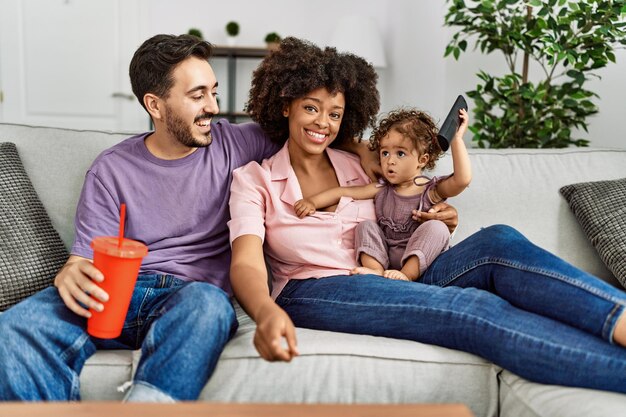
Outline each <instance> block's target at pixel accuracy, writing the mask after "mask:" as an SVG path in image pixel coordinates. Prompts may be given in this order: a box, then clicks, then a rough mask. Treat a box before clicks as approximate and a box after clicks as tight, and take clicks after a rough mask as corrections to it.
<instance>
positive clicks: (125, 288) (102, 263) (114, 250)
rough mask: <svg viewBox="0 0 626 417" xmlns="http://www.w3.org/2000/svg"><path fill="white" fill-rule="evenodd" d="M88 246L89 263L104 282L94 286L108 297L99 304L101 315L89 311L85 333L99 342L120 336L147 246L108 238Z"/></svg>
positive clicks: (96, 239)
mask: <svg viewBox="0 0 626 417" xmlns="http://www.w3.org/2000/svg"><path fill="white" fill-rule="evenodd" d="M120 242H121V244H120ZM91 247H92V249H93V263H94V265H95V267H96V268H98V270H99V271H100V272H102V274H103V275H104V281H102V282H101V283H98V286H99V287H101V288H102V289H103V290H104V291H106V292H107V294H109V301H107V302H105V303H103V304H104V310H102V311H101V312H99V311H95V310H94V309H89V311H90V312H91V317H89V319H87V332H88V333H89V334H90V335H92V336H95V337H98V338H101V339H113V338H116V337H118V336H119V335H120V334H121V333H122V326H123V325H124V320H125V319H126V313H127V312H128V305H129V304H130V298H131V296H132V294H133V289H134V288H135V282H137V275H138V273H139V267H140V266H141V261H142V259H143V257H144V256H146V255H147V254H148V247H147V246H146V245H144V244H143V243H141V242H137V241H136V240H132V239H125V238H122V239H121V240H120V238H119V237H112V236H106V237H96V238H94V239H93V240H92V241H91Z"/></svg>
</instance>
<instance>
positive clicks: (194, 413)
mask: <svg viewBox="0 0 626 417" xmlns="http://www.w3.org/2000/svg"><path fill="white" fill-rule="evenodd" d="M0 416H1V417H5V416H6V417H9V416H10V417H44V416H45V417H57V416H58V417H105V416H106V417H138V416H146V417H179V416H181V417H183V416H184V417H292V416H293V417H313V416H315V417H321V416H323V417H409V416H410V417H472V413H471V412H470V410H469V409H468V408H467V407H466V406H465V405H462V404H399V405H366V404H359V405H326V404H324V405H321V404H319V405H318V404H223V403H208V402H189V403H178V404H137V403H134V404H123V403H117V402H80V403H64V402H55V403H0Z"/></svg>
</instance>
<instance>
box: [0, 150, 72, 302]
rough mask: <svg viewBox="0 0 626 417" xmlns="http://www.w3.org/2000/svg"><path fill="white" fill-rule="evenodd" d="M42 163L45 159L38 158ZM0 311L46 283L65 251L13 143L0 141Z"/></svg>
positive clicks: (48, 282)
mask: <svg viewBox="0 0 626 417" xmlns="http://www.w3.org/2000/svg"><path fill="white" fill-rule="evenodd" d="M42 163H45V161H42ZM0 196H1V197H0V311H3V310H6V309H7V308H9V307H11V306H12V305H13V304H16V303H18V302H19V301H21V300H22V299H23V298H26V297H28V296H29V295H31V294H34V293H35V292H37V291H39V290H41V289H43V288H45V287H47V286H49V285H50V284H52V280H53V278H54V276H55V274H56V273H57V272H58V270H59V268H61V266H62V265H63V264H64V262H65V261H66V260H67V257H68V253H67V250H66V249H65V246H64V245H63V242H62V241H61V238H60V237H59V234H58V233H57V232H56V230H54V227H52V223H51V222H50V219H49V218H48V214H47V213H46V210H45V209H44V207H43V204H41V201H40V200H39V197H38V196H37V193H36V192H35V189H34V188H33V185H32V184H31V182H30V179H29V178H28V175H27V174H26V171H25V170H24V166H23V165H22V161H21V160H20V156H19V154H18V153H17V148H16V147H15V144H13V143H8V142H5V143H0Z"/></svg>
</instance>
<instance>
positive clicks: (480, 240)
mask: <svg viewBox="0 0 626 417" xmlns="http://www.w3.org/2000/svg"><path fill="white" fill-rule="evenodd" d="M277 303H278V304H279V305H280V306H281V307H282V308H284V309H285V310H286V312H287V313H288V314H289V316H290V317H291V318H292V320H293V321H294V323H295V324H296V326H300V327H308V328H312V329H320V330H331V331H339V332H346V333H356V334H369V335H375V336H385V337H391V338H398V339H408V340H414V341H418V342H424V343H429V344H434V345H439V346H444V347H448V348H452V349H458V350H462V351H466V352H470V353H473V354H476V355H478V356H481V357H483V358H486V359H488V360H490V361H492V362H493V363H495V364H497V365H499V366H502V367H503V368H506V369H508V370H510V371H512V372H514V373H516V374H518V375H520V376H522V377H525V378H527V379H529V380H532V381H535V382H540V383H546V384H556V385H568V386H576V387H585V388H594V389H602V390H609V391H617V392H622V393H626V349H625V348H623V347H620V346H617V345H614V344H612V343H611V339H612V333H613V329H614V327H615V322H616V320H617V318H618V317H619V316H620V315H621V314H622V313H623V312H624V306H625V304H626V293H624V292H623V291H620V290H618V289H616V288H614V287H612V286H610V285H608V284H606V283H604V282H603V281H601V280H599V279H598V278H596V277H594V276H591V275H589V274H587V273H585V272H583V271H580V270H579V269H576V268H575V267H573V266H571V265H569V264H567V263H566V262H564V261H563V260H561V259H559V258H557V257H556V256H554V255H552V254H550V253H548V252H546V251H545V250H543V249H541V248H539V247H537V246H535V245H533V244H532V243H530V242H529V241H528V240H527V239H525V238H524V237H523V236H522V235H521V234H519V233H518V232H517V231H515V230H514V229H512V228H510V227H508V226H492V227H489V228H486V229H483V230H481V231H480V232H478V233H476V234H474V235H473V236H470V237H469V238H467V239H466V240H464V241H462V242H460V243H459V244H457V245H456V246H454V247H452V248H451V249H449V250H448V251H446V252H444V253H442V254H441V255H440V256H439V257H438V258H437V259H436V260H435V261H434V262H433V264H432V265H431V266H430V267H429V268H428V270H427V271H426V272H425V274H424V276H423V277H422V279H421V282H417V283H415V282H406V281H394V280H390V279H386V278H382V277H379V276H375V275H355V276H334V277H327V278H323V279H307V280H291V281H289V283H288V284H287V286H286V287H285V288H284V290H283V291H282V293H281V294H280V295H279V296H278V299H277Z"/></svg>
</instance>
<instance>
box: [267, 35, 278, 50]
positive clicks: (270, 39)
mask: <svg viewBox="0 0 626 417" xmlns="http://www.w3.org/2000/svg"><path fill="white" fill-rule="evenodd" d="M280 40H281V37H280V35H279V34H278V33H276V32H270V33H268V34H267V35H265V43H266V44H267V48H268V49H277V48H278V44H280Z"/></svg>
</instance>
